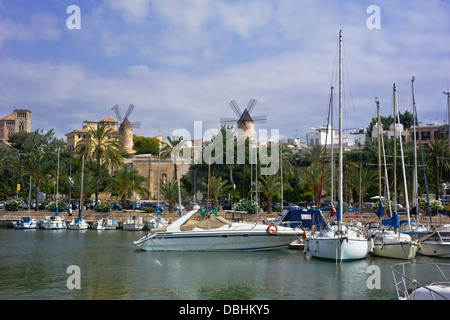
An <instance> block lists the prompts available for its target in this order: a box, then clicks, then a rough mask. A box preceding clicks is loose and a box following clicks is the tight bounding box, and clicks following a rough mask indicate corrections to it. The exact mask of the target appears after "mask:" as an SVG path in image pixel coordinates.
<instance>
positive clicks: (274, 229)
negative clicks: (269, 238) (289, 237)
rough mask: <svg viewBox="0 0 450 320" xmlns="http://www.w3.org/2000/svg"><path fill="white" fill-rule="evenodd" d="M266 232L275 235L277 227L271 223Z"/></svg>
mask: <svg viewBox="0 0 450 320" xmlns="http://www.w3.org/2000/svg"><path fill="white" fill-rule="evenodd" d="M267 232H268V233H270V234H276V233H277V232H278V227H277V226H276V225H274V224H273V223H271V224H269V226H268V227H267Z"/></svg>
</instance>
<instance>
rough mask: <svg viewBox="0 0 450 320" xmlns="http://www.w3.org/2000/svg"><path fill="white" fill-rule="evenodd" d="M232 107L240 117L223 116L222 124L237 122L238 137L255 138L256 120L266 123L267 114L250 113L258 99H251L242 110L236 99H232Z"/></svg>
mask: <svg viewBox="0 0 450 320" xmlns="http://www.w3.org/2000/svg"><path fill="white" fill-rule="evenodd" d="M229 105H230V107H231V109H232V110H233V111H234V113H235V114H236V115H237V116H238V118H237V119H236V118H221V119H220V123H221V124H227V123H237V127H238V137H239V138H244V139H245V138H251V139H254V138H255V135H254V131H255V125H254V123H255V122H258V123H265V121H266V120H267V119H266V116H255V117H252V116H251V115H250V114H251V112H252V111H253V109H254V108H255V105H256V100H255V99H250V101H249V102H248V104H247V107H246V108H245V109H244V111H243V112H242V111H241V109H240V108H239V106H238V104H237V103H236V100H234V99H233V100H231V102H230V103H229Z"/></svg>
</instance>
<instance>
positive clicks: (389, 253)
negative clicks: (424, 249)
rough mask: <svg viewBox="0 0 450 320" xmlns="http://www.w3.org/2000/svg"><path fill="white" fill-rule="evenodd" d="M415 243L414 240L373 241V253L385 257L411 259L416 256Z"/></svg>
mask: <svg viewBox="0 0 450 320" xmlns="http://www.w3.org/2000/svg"><path fill="white" fill-rule="evenodd" d="M416 251H417V245H416V244H415V243H414V242H411V241H406V242H396V243H384V244H382V243H374V248H373V254H374V255H376V256H380V257H385V258H394V259H406V260H409V259H412V258H414V257H415V256H416Z"/></svg>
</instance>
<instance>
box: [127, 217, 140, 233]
mask: <svg viewBox="0 0 450 320" xmlns="http://www.w3.org/2000/svg"><path fill="white" fill-rule="evenodd" d="M144 227H145V224H144V222H143V221H142V216H128V217H127V220H126V221H125V222H124V224H123V230H127V231H141V230H142V229H144Z"/></svg>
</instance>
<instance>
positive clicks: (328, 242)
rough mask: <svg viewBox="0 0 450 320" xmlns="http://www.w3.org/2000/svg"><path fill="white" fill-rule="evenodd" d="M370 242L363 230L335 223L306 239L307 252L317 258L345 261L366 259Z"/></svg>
mask: <svg viewBox="0 0 450 320" xmlns="http://www.w3.org/2000/svg"><path fill="white" fill-rule="evenodd" d="M370 244H371V241H370V240H369V239H367V237H366V236H365V234H364V232H363V231H362V230H360V229H358V228H355V227H352V226H348V225H346V224H341V226H339V225H337V224H335V225H329V226H328V227H327V228H326V229H325V230H321V231H315V232H314V233H313V234H312V235H311V237H310V238H309V239H308V240H306V244H305V252H307V251H309V252H310V253H311V255H312V256H313V257H316V258H321V259H327V260H335V261H336V262H345V261H351V260H358V259H364V258H365V257H366V256H367V254H368V253H369V251H370V247H371V246H370Z"/></svg>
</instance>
